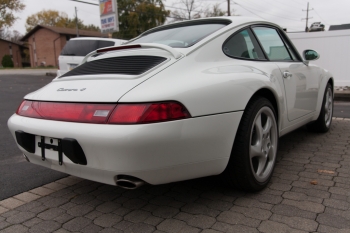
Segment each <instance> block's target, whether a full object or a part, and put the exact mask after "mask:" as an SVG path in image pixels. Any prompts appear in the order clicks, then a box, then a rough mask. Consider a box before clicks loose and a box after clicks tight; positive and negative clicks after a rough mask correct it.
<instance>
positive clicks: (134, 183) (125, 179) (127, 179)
mask: <svg viewBox="0 0 350 233" xmlns="http://www.w3.org/2000/svg"><path fill="white" fill-rule="evenodd" d="M115 183H116V185H117V186H118V187H121V188H124V189H137V188H138V187H140V186H142V185H144V184H145V182H144V181H143V180H141V179H139V178H136V177H133V176H126V175H119V176H117V178H116V181H115Z"/></svg>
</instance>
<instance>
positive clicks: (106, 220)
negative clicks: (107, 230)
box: [94, 214, 123, 227]
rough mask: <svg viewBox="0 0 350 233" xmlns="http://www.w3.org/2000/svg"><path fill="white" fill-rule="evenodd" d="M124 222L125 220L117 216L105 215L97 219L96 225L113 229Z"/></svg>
mask: <svg viewBox="0 0 350 233" xmlns="http://www.w3.org/2000/svg"><path fill="white" fill-rule="evenodd" d="M122 220H123V218H122V217H120V216H118V215H116V214H104V215H101V216H100V217H98V218H96V219H95V220H94V224H95V225H98V226H101V227H112V226H113V225H115V224H117V223H118V222H120V221H122Z"/></svg>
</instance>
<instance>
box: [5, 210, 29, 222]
mask: <svg viewBox="0 0 350 233" xmlns="http://www.w3.org/2000/svg"><path fill="white" fill-rule="evenodd" d="M34 217H35V214H34V213H31V212H20V213H18V214H16V215H13V216H10V217H8V218H7V219H6V222H9V223H11V224H19V223H23V222H25V221H28V220H29V219H32V218H34Z"/></svg>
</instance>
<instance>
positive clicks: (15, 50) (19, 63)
mask: <svg viewBox="0 0 350 233" xmlns="http://www.w3.org/2000/svg"><path fill="white" fill-rule="evenodd" d="M25 48H26V47H25V46H23V45H21V44H18V43H15V42H12V41H8V40H4V39H0V66H1V61H2V58H3V57H4V56H5V55H10V56H11V57H12V61H13V65H14V67H23V66H24V65H25V64H24V63H25V55H24V52H23V51H24V49H25Z"/></svg>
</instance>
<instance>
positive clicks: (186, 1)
mask: <svg viewBox="0 0 350 233" xmlns="http://www.w3.org/2000/svg"><path fill="white" fill-rule="evenodd" d="M174 6H177V7H178V8H176V7H174V8H176V10H174V11H172V12H171V16H172V18H173V19H174V20H173V21H180V20H189V19H198V18H200V17H201V14H202V9H201V4H200V3H198V0H179V1H178V2H177V3H175V4H174Z"/></svg>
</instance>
